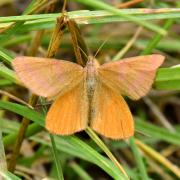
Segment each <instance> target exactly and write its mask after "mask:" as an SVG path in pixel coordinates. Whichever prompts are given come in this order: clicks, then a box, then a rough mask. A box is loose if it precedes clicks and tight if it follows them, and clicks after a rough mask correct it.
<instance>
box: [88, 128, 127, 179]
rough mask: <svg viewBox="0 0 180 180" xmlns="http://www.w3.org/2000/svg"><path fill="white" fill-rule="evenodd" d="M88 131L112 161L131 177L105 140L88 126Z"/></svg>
mask: <svg viewBox="0 0 180 180" xmlns="http://www.w3.org/2000/svg"><path fill="white" fill-rule="evenodd" d="M86 133H87V134H88V135H89V136H90V137H91V139H92V140H93V141H94V142H95V143H96V144H97V145H98V146H99V147H100V148H101V149H102V150H103V151H104V152H105V153H106V155H107V156H108V157H109V158H110V159H111V161H112V162H113V163H114V164H115V165H116V166H117V167H118V169H119V170H120V171H121V172H122V173H123V174H124V175H125V177H126V178H127V179H129V177H128V175H127V173H126V171H125V170H124V168H123V167H122V166H121V165H120V163H119V162H118V160H117V159H116V158H115V157H114V155H113V154H112V153H111V151H110V150H109V149H108V147H107V146H106V145H105V144H104V143H103V141H102V140H101V139H100V138H99V137H98V136H97V135H96V133H94V131H93V130H92V129H91V128H90V127H87V129H86Z"/></svg>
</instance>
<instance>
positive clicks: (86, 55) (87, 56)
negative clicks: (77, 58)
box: [78, 46, 89, 59]
mask: <svg viewBox="0 0 180 180" xmlns="http://www.w3.org/2000/svg"><path fill="white" fill-rule="evenodd" d="M78 48H79V49H80V51H81V52H82V53H83V54H84V55H85V56H86V58H87V59H89V58H88V55H87V54H86V53H85V52H84V51H83V49H82V48H81V47H80V46H78Z"/></svg>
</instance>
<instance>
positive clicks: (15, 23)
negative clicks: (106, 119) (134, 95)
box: [0, 0, 180, 180]
mask: <svg viewBox="0 0 180 180" xmlns="http://www.w3.org/2000/svg"><path fill="white" fill-rule="evenodd" d="M4 2H6V1H4ZM11 3H13V2H7V6H6V7H5V8H7V10H9V9H10V8H11V6H8V4H9V5H11ZM74 3H75V4H76V5H77V7H78V8H79V9H77V8H76V10H74V11H69V12H68V15H69V17H70V18H71V19H74V20H76V22H77V24H79V27H80V30H81V31H82V32H83V35H84V38H85V41H86V43H87V45H88V47H89V49H90V50H91V51H92V52H93V53H95V52H96V50H97V49H98V48H99V46H100V45H101V44H102V43H103V42H104V41H105V40H106V39H107V37H108V40H107V42H106V43H105V45H104V46H103V47H102V49H101V50H100V53H99V54H98V56H97V57H96V58H97V59H98V60H99V61H100V62H103V61H104V59H113V57H114V56H115V55H116V54H117V53H118V52H121V50H122V48H123V47H124V46H126V45H127V44H128V42H129V40H130V39H131V38H132V36H133V35H134V33H135V31H136V29H137V27H139V26H141V27H143V30H142V32H141V33H140V34H141V35H140V36H139V37H137V38H136V39H135V41H134V42H133V44H132V46H131V47H129V48H128V49H127V52H126V54H123V55H124V56H126V57H130V56H133V55H142V54H143V55H145V54H151V53H160V54H164V55H165V56H166V60H165V63H164V67H161V68H160V69H159V70H158V72H157V75H156V78H155V80H154V84H153V89H154V90H155V93H156V94H155V95H153V96H149V98H151V99H152V101H153V102H154V103H156V104H157V107H158V110H159V111H161V113H163V115H164V116H165V118H166V120H167V121H169V123H170V124H171V125H172V126H173V127H174V129H178V126H177V122H178V120H177V119H178V117H179V116H178V115H177V114H178V112H176V109H177V108H178V103H179V101H178V100H177V99H178V94H177V93H176V92H177V91H179V90H180V67H178V66H175V67H173V66H174V65H177V64H179V49H180V43H179V40H180V38H179V36H178V31H179V24H178V23H179V18H180V9H179V8H177V7H179V3H175V2H172V3H168V2H161V3H160V2H154V4H149V2H145V1H144V2H143V3H140V4H138V5H137V7H138V8H137V9H136V8H133V9H130V8H127V9H122V10H118V9H116V8H115V7H113V6H111V5H110V4H107V3H106V1H100V0H99V1H98V0H86V1H84V0H75V1H74ZM150 6H154V7H156V8H158V7H166V9H163V10H161V11H159V10H158V9H156V10H155V9H153V10H152V9H151V10H147V9H143V10H142V9H141V8H148V7H150ZM47 7H49V4H48V1H47V0H37V1H36V0H33V1H31V3H30V4H29V5H28V6H26V8H25V7H24V10H23V13H22V15H17V14H15V13H14V12H13V13H14V15H11V16H5V15H4V17H3V14H0V15H1V17H0V32H1V30H2V28H5V29H4V32H2V33H0V88H1V89H3V90H4V91H7V92H9V93H11V94H13V95H15V96H17V97H19V98H24V99H26V100H28V99H29V93H27V90H25V89H24V87H23V86H22V84H21V83H20V82H19V81H18V78H17V77H16V74H15V72H14V70H13V69H12V67H11V63H12V61H13V58H14V57H16V56H19V55H27V52H28V51H29V49H30V47H31V46H32V45H33V41H34V38H35V37H36V36H35V35H36V33H37V32H39V31H45V32H44V34H43V36H42V39H41V40H40V46H39V49H38V50H39V51H38V53H37V54H38V55H37V56H45V54H46V51H47V49H48V46H49V42H50V39H51V38H52V37H51V36H52V31H53V28H55V23H56V18H57V17H59V16H61V13H59V12H60V10H58V11H56V12H50V13H47V11H46V13H43V12H42V9H43V10H44V9H46V8H47ZM72 7H74V6H72ZM72 7H71V8H72ZM1 8H4V7H2V6H1V4H0V10H1ZM9 25H10V26H11V27H10V28H8V26H9ZM107 27H108V28H107ZM116 27H117V28H116ZM6 28H7V29H6ZM121 28H122V29H121ZM119 29H120V30H122V31H120V32H119ZM35 40H36V39H35ZM57 52H58V53H57V58H59V59H72V60H73V61H74V60H75V58H74V53H73V51H72V42H71V39H70V38H69V32H68V31H67V30H65V33H64V35H63V38H62V42H61V44H60V47H59V49H58V51H57ZM57 83H58V82H57ZM164 90H168V91H167V92H166V91H164ZM163 93H164V94H163ZM150 95H151V94H150ZM128 102H130V103H129V105H130V108H132V109H133V112H134V114H133V115H134V119H135V130H136V133H135V137H132V138H131V139H130V140H129V141H123V140H121V141H111V140H107V139H104V138H99V137H98V136H97V135H96V134H95V133H94V132H93V131H91V129H87V130H86V132H84V133H83V134H75V135H72V136H56V135H49V133H48V132H47V131H46V130H45V125H44V124H45V123H44V119H45V114H46V113H45V112H44V108H45V106H43V105H42V104H43V103H44V101H38V103H40V106H37V107H36V108H35V109H31V108H29V107H26V106H25V105H21V104H18V103H17V102H14V100H11V99H10V98H8V97H7V96H6V95H2V96H1V99H0V157H1V158H0V177H1V176H2V177H4V178H6V179H10V180H11V179H12V180H16V179H17V180H19V179H23V176H24V175H29V173H28V172H23V170H19V169H18V167H19V166H21V167H26V168H30V169H31V166H32V164H33V163H36V162H37V161H38V160H40V161H41V160H46V162H47V164H48V167H50V168H49V170H48V171H47V172H46V173H47V174H48V175H47V176H48V177H51V178H55V179H75V178H76V179H85V180H86V179H87V180H91V179H94V178H97V177H98V176H102V178H103V177H104V178H105V179H108V178H112V179H117V180H119V179H128V178H129V179H133V180H139V179H140V180H144V179H158V178H161V179H164V178H165V177H167V176H168V177H170V178H171V179H178V176H179V174H178V172H176V170H175V169H176V167H177V162H176V161H175V158H176V156H175V153H176V152H177V153H178V147H179V146H180V141H179V139H180V132H179V131H178V130H175V131H174V132H171V131H170V130H168V129H166V128H165V127H163V124H162V125H160V123H159V121H158V118H159V117H155V116H154V114H153V112H152V111H151V107H150V106H147V107H144V102H143V100H140V101H138V102H131V101H129V100H128ZM45 103H46V101H45ZM41 106H43V108H42V107H41ZM169 107H170V108H173V110H171V109H170V110H169ZM166 111H167V112H166ZM22 118H26V119H28V120H30V122H31V123H30V125H29V126H28V128H27V129H26V133H25V139H26V140H28V141H27V143H28V147H32V146H35V148H37V150H34V149H33V148H32V149H31V151H32V152H33V154H31V156H28V157H26V156H25V155H24V152H22V154H21V155H19V156H18V158H17V165H18V166H17V169H16V171H15V172H14V173H11V172H9V171H8V170H7V167H6V163H9V159H5V157H4V152H6V154H5V156H6V158H7V157H9V156H10V155H11V154H12V146H13V145H14V142H15V141H17V135H18V130H19V128H20V126H21V119H22ZM1 134H2V137H1ZM88 135H89V136H88ZM139 142H141V143H142V144H143V143H144V144H145V145H147V148H146V150H147V151H145V150H144V149H143V148H142V146H141V145H142V144H140V143H139ZM162 147H163V148H162ZM4 149H5V151H4ZM169 149H172V153H170V154H169V155H166V153H168V152H169V151H168V150H169ZM163 150H164V152H163ZM173 152H174V153H173ZM2 157H3V158H2ZM149 159H150V160H149ZM164 159H165V160H164ZM168 159H170V160H169V161H168ZM150 161H153V162H154V163H156V165H157V166H158V168H159V169H160V170H161V171H162V172H164V173H160V172H161V171H158V170H157V169H153V167H152V166H151V164H150ZM2 163H4V164H3V166H2ZM41 166H42V167H44V164H43V163H42V165H41ZM123 171H125V172H126V173H127V176H128V178H127V176H126V173H124V172H123ZM19 172H21V173H22V172H23V173H24V174H23V173H22V174H21V175H20V174H18V173H19ZM40 173H41V172H40ZM32 176H36V175H35V174H33V175H32ZM37 176H38V175H37ZM41 178H43V177H41Z"/></svg>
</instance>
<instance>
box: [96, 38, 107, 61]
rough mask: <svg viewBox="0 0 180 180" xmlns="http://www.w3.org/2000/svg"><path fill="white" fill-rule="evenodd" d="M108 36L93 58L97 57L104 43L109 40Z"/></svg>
mask: <svg viewBox="0 0 180 180" xmlns="http://www.w3.org/2000/svg"><path fill="white" fill-rule="evenodd" d="M109 38H110V36H109V37H107V38H106V39H105V40H104V41H103V43H102V44H101V45H100V46H99V48H98V50H97V51H96V53H95V55H94V58H95V57H96V56H97V55H98V53H99V51H100V50H101V49H102V47H103V46H104V45H105V43H106V42H107V41H108V40H109Z"/></svg>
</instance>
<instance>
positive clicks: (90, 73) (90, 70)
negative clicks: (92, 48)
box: [86, 59, 97, 96]
mask: <svg viewBox="0 0 180 180" xmlns="http://www.w3.org/2000/svg"><path fill="white" fill-rule="evenodd" d="M86 70H87V91H88V95H89V96H92V95H93V94H94V90H95V86H96V77H97V68H96V65H95V62H94V60H93V59H90V60H89V61H88V62H87V65H86Z"/></svg>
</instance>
